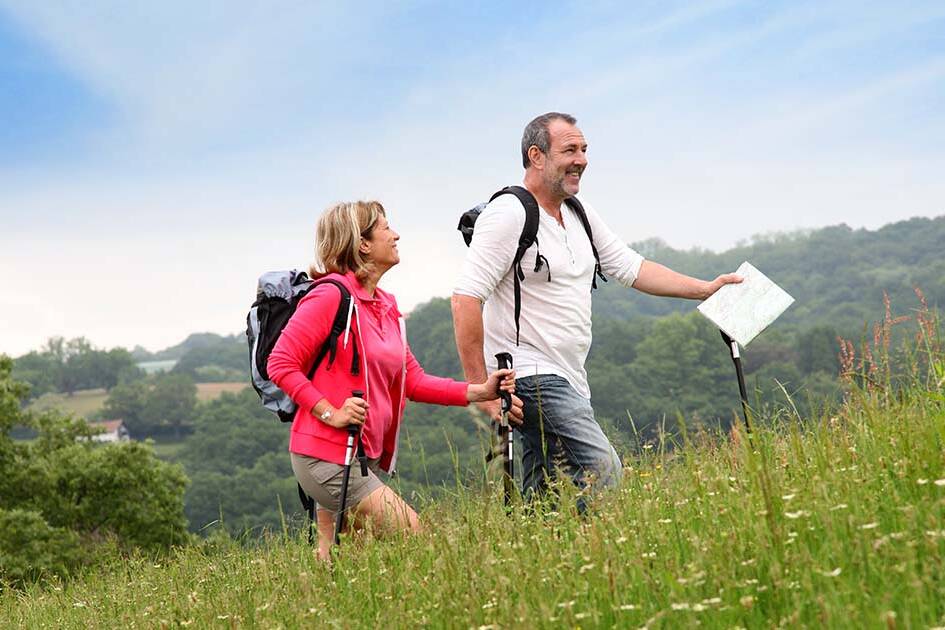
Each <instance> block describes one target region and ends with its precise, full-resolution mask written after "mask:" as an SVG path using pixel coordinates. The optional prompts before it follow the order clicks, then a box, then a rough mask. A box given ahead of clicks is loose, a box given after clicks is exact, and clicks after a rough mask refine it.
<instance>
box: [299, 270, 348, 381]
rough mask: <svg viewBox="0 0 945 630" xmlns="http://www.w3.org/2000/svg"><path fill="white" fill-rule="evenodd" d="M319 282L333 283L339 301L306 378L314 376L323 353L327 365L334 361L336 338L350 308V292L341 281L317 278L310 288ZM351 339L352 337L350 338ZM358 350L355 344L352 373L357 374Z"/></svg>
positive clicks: (342, 331)
mask: <svg viewBox="0 0 945 630" xmlns="http://www.w3.org/2000/svg"><path fill="white" fill-rule="evenodd" d="M319 284H333V285H335V286H336V287H337V288H338V290H339V291H340V292H341V302H339V304H338V310H337V311H336V312H335V319H334V320H333V321H332V323H331V332H329V333H328V338H327V339H325V341H324V343H322V346H321V348H319V350H318V355H317V356H316V357H315V361H314V362H312V367H311V369H309V371H308V379H309V380H312V377H313V376H315V370H317V369H318V366H319V365H320V364H321V362H322V361H323V360H324V359H325V355H328V365H331V364H332V363H333V362H334V361H335V354H336V353H337V352H338V338H339V337H340V336H341V335H342V334H343V333H344V331H345V327H346V325H347V323H348V311H349V310H350V309H351V293H350V292H349V291H348V287H346V286H345V285H344V284H343V283H341V282H338V281H337V280H332V279H331V278H325V279H323V280H317V281H315V282H314V283H313V284H312V288H315V286H317V285H319ZM352 341H353V339H352ZM357 355H358V350H357V346H355V349H354V361H353V363H352V370H351V372H352V374H357V373H358V372H357V369H356V368H357V366H358V356H357Z"/></svg>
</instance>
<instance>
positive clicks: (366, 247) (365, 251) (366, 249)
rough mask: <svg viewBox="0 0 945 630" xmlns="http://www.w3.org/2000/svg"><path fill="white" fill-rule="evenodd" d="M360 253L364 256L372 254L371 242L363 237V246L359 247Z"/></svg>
mask: <svg viewBox="0 0 945 630" xmlns="http://www.w3.org/2000/svg"><path fill="white" fill-rule="evenodd" d="M358 251H359V252H361V253H362V254H370V253H371V242H370V241H369V240H367V239H366V238H364V237H361V244H360V245H358Z"/></svg>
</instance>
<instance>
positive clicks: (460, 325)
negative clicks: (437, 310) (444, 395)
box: [451, 294, 488, 383]
mask: <svg viewBox="0 0 945 630" xmlns="http://www.w3.org/2000/svg"><path fill="white" fill-rule="evenodd" d="M451 305H452V308H453V330H454V332H455V334H456V350H457V352H459V360H460V363H462V364H463V373H464V374H465V375H466V380H467V381H469V382H470V383H482V382H485V380H486V377H487V376H488V375H487V374H486V361H485V357H484V355H483V354H482V340H483V331H482V304H481V303H480V302H479V300H478V299H476V298H474V297H470V296H468V295H456V294H454V295H453V297H452V300H451Z"/></svg>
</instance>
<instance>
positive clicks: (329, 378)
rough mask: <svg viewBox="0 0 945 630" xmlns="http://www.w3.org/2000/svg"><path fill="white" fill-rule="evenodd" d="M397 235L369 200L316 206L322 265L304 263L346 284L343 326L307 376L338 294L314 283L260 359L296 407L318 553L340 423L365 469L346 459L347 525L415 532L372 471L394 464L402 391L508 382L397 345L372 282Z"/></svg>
mask: <svg viewBox="0 0 945 630" xmlns="http://www.w3.org/2000/svg"><path fill="white" fill-rule="evenodd" d="M399 238H400V236H399V235H398V234H397V233H396V232H394V230H392V229H391V227H390V225H389V224H388V222H387V217H386V216H385V212H384V208H383V207H382V206H381V204H380V203H378V202H376V201H357V202H351V203H340V204H337V205H335V206H333V207H331V208H329V209H328V210H326V211H325V213H324V214H323V215H322V216H321V218H320V219H319V221H318V234H317V246H316V260H317V263H316V265H317V267H318V268H320V269H322V270H324V271H321V270H319V269H318V268H316V266H313V268H312V270H311V274H312V277H313V278H316V279H320V278H326V279H332V280H335V281H338V282H341V283H343V284H344V285H345V286H346V287H347V288H348V291H349V292H350V294H351V302H352V308H351V311H350V312H349V314H348V318H349V321H348V325H347V326H346V331H349V332H346V334H345V335H344V337H343V339H340V340H339V342H338V346H337V349H336V350H337V352H336V355H335V357H334V360H333V361H331V362H329V361H327V360H323V361H322V362H321V363H320V364H319V366H318V369H317V370H316V371H315V373H314V376H313V378H311V379H309V377H308V376H307V374H308V370H309V369H310V368H311V365H312V364H313V362H314V359H315V355H316V353H317V351H318V349H319V348H320V347H321V345H322V343H323V342H324V341H325V339H326V338H327V337H328V334H329V332H330V330H331V325H332V322H333V320H334V318H335V314H336V313H337V311H338V307H339V304H340V303H341V292H340V290H339V289H338V287H336V286H334V285H332V284H331V283H329V282H325V283H322V284H318V285H316V286H315V287H314V288H313V289H312V290H311V291H309V293H308V294H307V295H306V296H305V297H304V298H303V299H302V300H301V301H300V302H299V305H298V308H297V309H296V311H295V314H294V315H293V316H292V319H291V320H289V323H288V324H287V325H286V327H285V329H284V330H283V331H282V334H281V335H280V337H279V340H278V342H277V343H276V346H275V348H274V349H273V351H272V353H271V355H270V356H269V361H268V363H267V371H268V373H269V376H270V378H271V379H272V380H273V382H274V383H276V385H278V386H279V387H280V388H281V389H282V390H283V391H284V392H286V393H287V394H288V395H289V396H290V397H291V398H292V400H294V401H295V402H296V403H297V404H298V406H299V410H298V412H297V414H296V417H295V420H294V421H293V423H292V431H291V437H290V440H289V451H290V454H291V455H290V456H291V458H292V470H293V471H294V472H295V476H296V477H297V478H298V481H299V483H300V484H301V486H302V488H303V489H304V490H305V491H306V492H307V493H308V494H309V496H311V497H312V498H314V499H315V500H316V501H317V502H318V506H319V508H320V509H319V510H318V517H317V520H318V540H319V550H318V553H319V557H320V558H322V559H327V558H328V551H329V548H330V545H331V541H332V533H333V527H334V518H335V512H336V511H337V510H338V509H339V502H340V496H339V495H340V488H341V480H342V476H343V475H342V471H343V464H344V458H345V448H346V443H347V436H348V432H347V427H348V425H352V424H354V425H361V433H360V436H361V437H360V439H361V442H362V444H363V447H364V452H365V454H366V455H367V457H368V467H369V472H368V475H367V476H366V477H362V476H361V471H360V470H358V467H357V466H353V467H352V472H351V477H350V482H349V486H348V498H347V501H346V504H345V507H347V508H354V510H353V520H354V521H355V526H360V525H363V524H365V523H366V522H370V524H371V526H372V528H373V529H374V531H379V532H385V531H410V532H416V531H418V530H419V527H420V526H419V522H418V520H417V514H416V513H415V512H414V511H413V509H412V508H411V507H410V506H409V505H407V504H406V502H404V500H403V499H402V498H401V497H400V496H398V495H397V493H396V492H394V491H393V490H392V489H391V488H389V487H388V486H386V485H385V484H384V483H383V482H382V481H381V480H380V479H379V478H378V476H377V473H378V471H379V470H384V471H386V472H391V471H392V470H393V468H394V464H395V461H396V456H397V436H398V433H399V428H400V421H401V417H402V415H403V410H404V405H405V404H406V400H407V399H408V398H409V399H410V400H414V401H419V402H427V403H434V404H440V405H466V404H468V403H470V402H481V401H487V400H495V399H496V398H497V397H498V391H499V389H500V387H501V389H502V390H503V391H507V392H512V391H514V382H515V381H514V373H513V372H512V371H511V370H498V371H496V372H493V373H492V374H491V375H490V376H489V378H488V380H487V381H486V382H485V383H481V384H469V383H461V382H457V381H454V380H452V379H447V378H440V377H436V376H430V375H428V374H425V373H424V371H423V369H422V368H421V367H420V364H419V363H417V360H416V359H415V358H414V356H413V353H411V351H410V347H409V346H408V345H407V339H406V333H405V328H404V320H403V317H402V316H401V314H400V312H399V311H398V310H397V303H396V301H395V300H394V297H393V296H392V295H391V294H389V293H387V292H385V291H383V290H381V289H380V288H378V286H377V284H378V281H380V279H381V277H382V276H383V275H384V274H385V273H387V271H388V270H390V269H391V268H392V267H393V266H394V265H396V264H397V263H399V262H400V255H399V254H398V252H397V241H398V239H399ZM355 390H360V391H363V392H366V393H365V398H366V400H365V399H362V398H356V397H354V396H353V395H352V392H353V391H355ZM515 402H516V404H520V403H519V402H518V401H517V400H516V401H515ZM348 520H352V519H348Z"/></svg>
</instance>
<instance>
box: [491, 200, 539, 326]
mask: <svg viewBox="0 0 945 630" xmlns="http://www.w3.org/2000/svg"><path fill="white" fill-rule="evenodd" d="M502 195H515V196H516V198H518V200H519V202H521V204H522V206H523V207H524V208H525V224H524V225H523V226H522V233H521V234H520V235H519V237H518V247H517V248H516V250H515V257H514V258H513V259H512V279H513V285H514V289H515V291H514V295H515V345H518V342H519V317H520V315H521V314H522V280H524V279H525V272H524V271H522V258H523V257H524V256H525V252H526V250H528V248H529V247H531V246H532V243H537V241H538V221H539V215H538V213H539V212H541V209H540V208H539V207H538V200H536V199H535V196H534V195H533V194H531V193H530V192H528V190H527V189H525V188H524V187H523V186H506V187H505V188H503V189H502V190H499V191H497V192H496V193H495V194H494V195H492V197H490V198H489V201H490V202H491V201H493V200H495V199H496V198H497V197H500V196H502ZM542 261H544V263H545V264H547V262H548V261H547V260H545V259H544V256H542V255H541V253H538V254H537V255H536V258H535V271H539V270H540V269H541V265H542ZM548 279H549V280H551V270H550V269H549V271H548Z"/></svg>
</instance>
